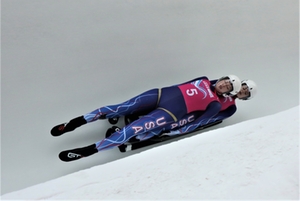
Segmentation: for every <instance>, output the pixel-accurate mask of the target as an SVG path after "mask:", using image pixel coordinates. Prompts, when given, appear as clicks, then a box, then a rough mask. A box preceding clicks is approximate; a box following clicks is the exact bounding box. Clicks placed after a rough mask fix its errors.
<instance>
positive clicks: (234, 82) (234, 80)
mask: <svg viewBox="0 0 300 201" xmlns="http://www.w3.org/2000/svg"><path fill="white" fill-rule="evenodd" d="M226 79H229V80H230V83H231V86H232V90H231V91H229V92H227V93H225V94H223V96H229V95H231V96H233V95H236V94H237V93H239V91H240V90H241V87H242V84H241V80H240V78H238V77H237V76H235V75H227V76H223V77H221V78H220V79H218V81H217V82H219V81H221V80H226Z"/></svg>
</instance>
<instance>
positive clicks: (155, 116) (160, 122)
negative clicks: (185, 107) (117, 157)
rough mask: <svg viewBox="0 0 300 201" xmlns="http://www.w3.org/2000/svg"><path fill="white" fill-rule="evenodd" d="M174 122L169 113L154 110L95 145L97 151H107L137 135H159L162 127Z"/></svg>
mask: <svg viewBox="0 0 300 201" xmlns="http://www.w3.org/2000/svg"><path fill="white" fill-rule="evenodd" d="M173 122H174V118H173V116H172V115H170V113H168V112H166V111H165V110H162V109H156V110H154V111H152V112H150V113H149V114H148V115H145V116H143V117H142V118H140V119H138V120H136V121H134V122H132V123H130V124H129V125H127V126H125V127H124V128H122V129H121V130H120V131H117V132H115V133H113V134H112V135H111V136H109V137H108V138H105V139H103V140H101V141H99V142H97V143H95V144H96V148H97V150H98V151H102V150H107V149H110V148H113V147H116V146H119V145H121V144H124V143H125V142H127V141H128V140H129V139H130V138H132V137H135V136H137V135H143V134H144V133H149V132H151V131H152V130H155V131H156V132H157V133H160V132H161V131H162V130H163V129H164V127H166V126H168V125H170V124H171V123H173Z"/></svg>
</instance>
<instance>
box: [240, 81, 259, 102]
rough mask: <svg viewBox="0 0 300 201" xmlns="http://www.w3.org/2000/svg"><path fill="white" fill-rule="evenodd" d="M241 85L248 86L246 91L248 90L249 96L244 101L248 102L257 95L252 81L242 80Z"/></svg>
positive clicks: (255, 86)
mask: <svg viewBox="0 0 300 201" xmlns="http://www.w3.org/2000/svg"><path fill="white" fill-rule="evenodd" d="M243 84H246V85H247V86H248V90H249V96H248V97H246V98H245V99H244V100H249V99H251V98H253V97H254V96H255V95H256V93H257V85H256V84H255V82H254V81H252V80H243V81H242V85H243Z"/></svg>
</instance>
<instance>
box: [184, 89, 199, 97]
mask: <svg viewBox="0 0 300 201" xmlns="http://www.w3.org/2000/svg"><path fill="white" fill-rule="evenodd" d="M186 94H187V95H188V96H193V95H195V94H198V91H197V89H187V90H186Z"/></svg>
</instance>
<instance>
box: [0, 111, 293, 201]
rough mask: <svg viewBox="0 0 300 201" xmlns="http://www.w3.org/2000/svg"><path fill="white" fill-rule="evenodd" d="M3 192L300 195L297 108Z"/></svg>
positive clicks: (107, 196)
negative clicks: (16, 189) (13, 190)
mask: <svg viewBox="0 0 300 201" xmlns="http://www.w3.org/2000/svg"><path fill="white" fill-rule="evenodd" d="M97 154H105V152H100V153H97ZM93 156H94V155H92V156H90V157H93ZM81 160H85V159H81ZM69 165H70V166H76V161H74V162H69ZM49 167H51V164H49ZM1 198H2V199H4V200H6V199H7V200H8V199H19V200H24V199H26V200H28V199H29V200H40V199H45V200H47V199H49V200H66V199H72V200H75V199H98V200H111V199H123V200H125V199H128V200H130V199H148V200H157V199H161V200H166V199H176V200H178V199H195V200H200V199H206V200H208V199H227V200H233V199H248V200H252V199H260V200H278V199H284V200H298V199H299V106H297V107H294V108H291V109H289V110H286V111H283V112H280V113H277V114H274V115H270V116H265V117H261V118H257V119H252V120H248V121H244V122H241V123H238V124H235V125H231V126H226V127H224V128H218V129H213V130H210V131H207V132H205V131H202V132H200V133H199V134H198V135H192V136H190V137H188V138H184V139H180V140H178V141H174V142H171V143H168V144H164V145H161V146H158V147H154V148H153V147H152V148H151V147H150V148H149V149H147V150H146V151H142V152H140V153H138V154H135V155H131V156H128V157H126V158H122V159H120V160H117V161H113V162H110V163H107V164H103V165H99V166H95V167H91V168H89V169H85V170H81V171H79V172H76V173H72V174H69V175H66V176H63V177H61V178H58V179H54V180H51V181H48V182H45V183H41V184H38V185H34V186H31V187H28V188H25V189H22V190H19V191H15V192H11V193H7V194H4V195H2V196H1Z"/></svg>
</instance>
